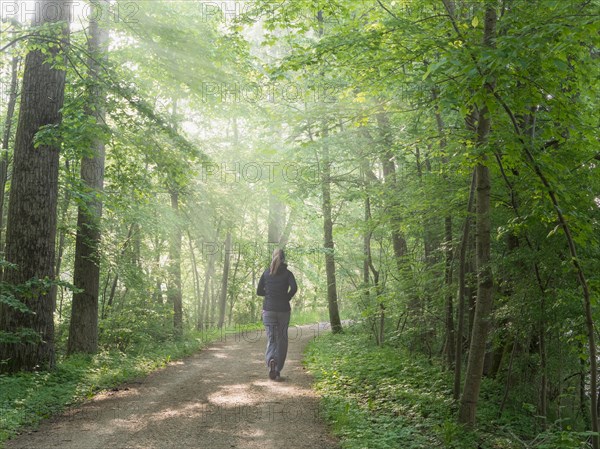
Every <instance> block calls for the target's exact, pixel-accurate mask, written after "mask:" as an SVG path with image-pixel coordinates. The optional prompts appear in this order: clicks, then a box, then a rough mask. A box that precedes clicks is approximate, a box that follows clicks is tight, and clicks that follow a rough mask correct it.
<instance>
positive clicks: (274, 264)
mask: <svg viewBox="0 0 600 449" xmlns="http://www.w3.org/2000/svg"><path fill="white" fill-rule="evenodd" d="M284 262H285V254H284V252H283V250H282V249H281V248H276V249H275V251H273V259H272V260H271V266H270V267H269V274H272V275H273V274H275V273H277V271H279V267H280V266H281V264H282V263H284Z"/></svg>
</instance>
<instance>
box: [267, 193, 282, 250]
mask: <svg viewBox="0 0 600 449" xmlns="http://www.w3.org/2000/svg"><path fill="white" fill-rule="evenodd" d="M284 223H285V204H283V203H282V202H281V201H280V200H279V198H278V197H277V195H276V194H275V193H274V192H270V193H269V223H268V226H269V228H268V238H269V241H268V243H270V244H276V245H279V244H280V241H281V237H282V235H283V229H284Z"/></svg>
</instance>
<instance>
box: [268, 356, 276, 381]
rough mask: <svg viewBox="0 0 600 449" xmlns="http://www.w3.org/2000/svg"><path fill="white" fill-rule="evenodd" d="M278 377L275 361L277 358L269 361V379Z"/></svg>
mask: <svg viewBox="0 0 600 449" xmlns="http://www.w3.org/2000/svg"><path fill="white" fill-rule="evenodd" d="M276 377H277V363H276V362H275V359H271V360H270V361H269V379H271V380H275V378H276Z"/></svg>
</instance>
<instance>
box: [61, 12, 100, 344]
mask: <svg viewBox="0 0 600 449" xmlns="http://www.w3.org/2000/svg"><path fill="white" fill-rule="evenodd" d="M105 3H106V5H108V3H107V2H105ZM93 11H94V12H93V15H96V16H99V17H101V16H103V14H97V13H98V12H102V11H106V8H105V7H103V6H99V5H98V4H94V5H93ZM89 33H90V40H89V43H88V47H89V52H90V58H89V61H88V66H89V70H90V78H91V79H92V80H93V81H92V82H93V83H95V84H94V85H93V86H92V87H91V89H90V99H89V105H90V107H89V110H88V111H87V114H88V115H90V116H92V117H93V118H94V119H95V120H96V123H97V124H98V125H102V124H103V122H104V119H105V113H104V104H103V103H104V99H103V96H104V94H103V91H102V89H101V88H100V85H101V84H100V80H99V79H98V74H99V72H100V70H101V67H100V61H102V59H104V55H105V52H106V51H107V49H108V48H107V47H108V30H107V29H104V28H102V27H101V26H100V24H99V23H98V22H97V21H95V20H92V21H91V22H90V31H89ZM104 154H105V151H104V141H103V140H102V138H96V139H95V141H94V143H93V144H92V148H91V151H90V154H87V155H84V156H83V158H82V160H81V180H82V182H83V185H84V186H85V188H86V198H85V199H84V202H83V203H82V204H80V205H79V211H78V217H77V237H76V242H75V268H74V271H73V285H75V287H76V288H77V289H80V290H81V291H79V292H76V293H74V294H73V303H72V311H71V322H70V327H69V341H68V345H67V352H68V353H69V354H72V353H75V352H83V353H94V352H96V351H97V349H98V294H99V292H100V221H101V219H102V200H101V198H100V195H101V194H102V191H103V189H104Z"/></svg>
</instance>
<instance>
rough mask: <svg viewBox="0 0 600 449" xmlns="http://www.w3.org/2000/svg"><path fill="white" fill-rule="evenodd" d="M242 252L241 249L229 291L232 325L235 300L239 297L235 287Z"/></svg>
mask: <svg viewBox="0 0 600 449" xmlns="http://www.w3.org/2000/svg"><path fill="white" fill-rule="evenodd" d="M241 256H242V253H241V251H238V253H237V258H236V260H235V266H234V269H233V276H232V277H231V284H232V288H231V289H230V292H229V314H228V315H227V325H228V326H231V320H232V319H233V306H234V305H235V301H236V299H237V294H236V293H235V291H234V290H235V289H236V284H235V282H236V279H237V274H238V269H239V267H240V259H241Z"/></svg>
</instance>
